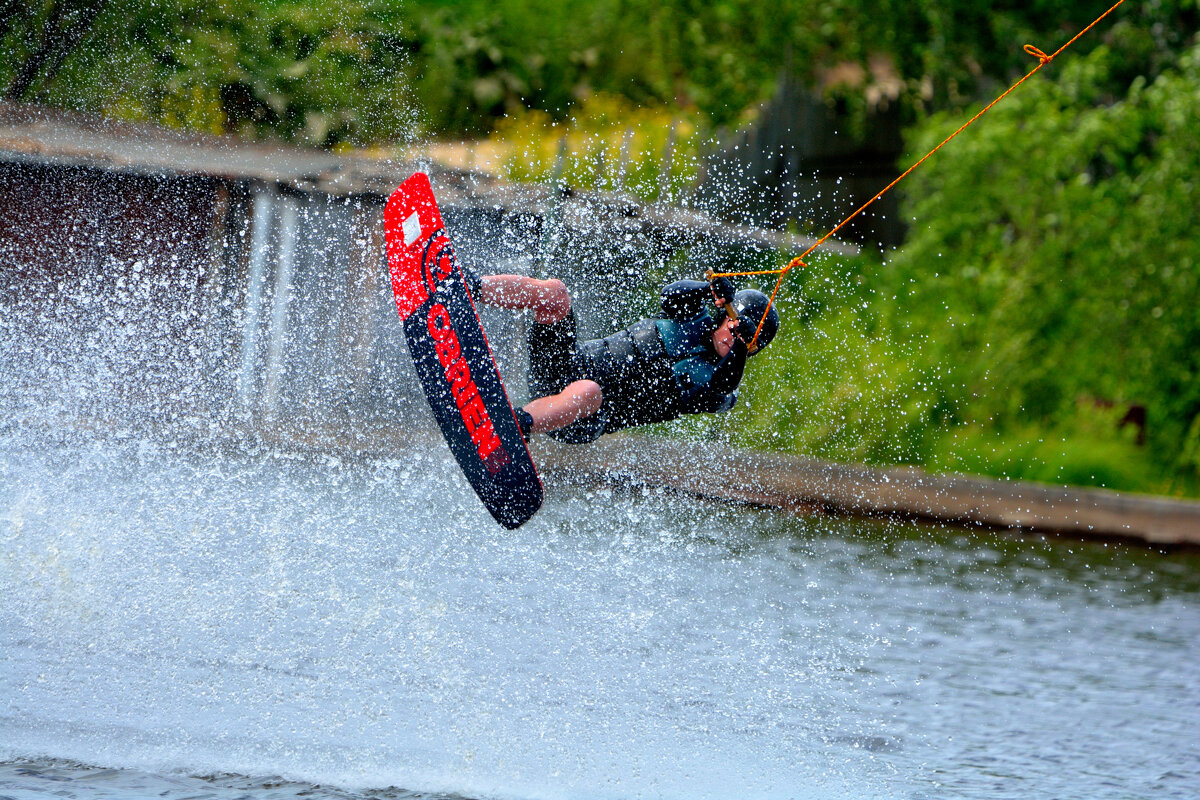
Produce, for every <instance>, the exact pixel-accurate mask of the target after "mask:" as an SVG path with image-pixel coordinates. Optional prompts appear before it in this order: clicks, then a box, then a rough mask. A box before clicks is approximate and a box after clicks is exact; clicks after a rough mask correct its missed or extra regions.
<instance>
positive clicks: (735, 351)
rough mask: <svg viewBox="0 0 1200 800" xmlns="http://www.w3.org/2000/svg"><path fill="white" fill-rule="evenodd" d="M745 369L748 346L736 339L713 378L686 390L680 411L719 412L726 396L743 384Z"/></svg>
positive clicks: (682, 397) (693, 412)
mask: <svg viewBox="0 0 1200 800" xmlns="http://www.w3.org/2000/svg"><path fill="white" fill-rule="evenodd" d="M745 368H746V345H745V343H744V342H742V341H741V340H740V339H734V341H733V345H732V346H731V347H730V348H729V353H728V354H727V355H726V356H725V357H724V358H722V359H721V360H720V362H718V364H717V368H716V370H715V371H714V372H713V374H712V377H711V378H709V379H708V380H707V381H705V382H704V383H702V384H699V385H695V386H691V387H689V388H687V389H685V390H684V392H683V394H682V396H681V397H680V405H679V409H680V411H682V412H683V413H685V414H695V413H698V412H702V411H717V410H718V409H719V408H720V407H721V406H722V405H723V404H724V403H725V398H726V396H728V395H729V394H731V393H732V392H733V391H734V390H735V389H737V387H738V384H739V383H741V382H742V372H743V370H745Z"/></svg>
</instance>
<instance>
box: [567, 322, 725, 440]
mask: <svg viewBox="0 0 1200 800" xmlns="http://www.w3.org/2000/svg"><path fill="white" fill-rule="evenodd" d="M715 329H716V325H715V324H714V323H713V321H712V319H711V318H710V317H709V316H708V314H706V313H701V314H699V315H697V316H696V317H693V318H692V319H688V320H684V321H679V320H674V319H644V320H641V321H639V322H635V323H634V324H632V325H630V326H629V327H628V328H626V329H625V330H623V331H617V332H616V333H614V334H612V335H610V336H606V337H604V338H603V339H591V340H588V341H585V342H582V343H581V344H580V345H579V358H580V360H581V362H582V363H581V364H580V367H581V371H582V372H583V373H584V374H585V375H586V376H587V377H588V378H591V379H592V380H594V381H596V383H598V384H600V389H601V392H602V393H603V395H604V407H603V409H602V412H601V413H602V416H603V418H604V423H605V424H604V432H605V433H611V432H613V431H617V430H620V429H622V428H627V427H630V426H632V425H648V424H650V423H654V422H666V421H668V420H672V419H675V418H676V417H678V416H679V415H680V414H682V413H684V412H685V411H686V410H688V409H684V408H683V407H682V404H681V398H682V397H683V396H684V394H685V393H686V392H687V391H688V390H689V389H691V388H692V387H693V386H701V385H704V384H706V383H707V382H708V381H709V379H710V378H712V375H713V372H714V371H715V370H716V366H717V363H718V361H719V359H718V357H717V355H716V352H715V351H713V349H712V333H713V331H714V330H715Z"/></svg>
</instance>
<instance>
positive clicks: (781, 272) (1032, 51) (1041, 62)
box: [708, 0, 1125, 351]
mask: <svg viewBox="0 0 1200 800" xmlns="http://www.w3.org/2000/svg"><path fill="white" fill-rule="evenodd" d="M1124 2H1125V0H1117V2H1116V4H1115V5H1113V7H1112V8H1110V9H1109V10H1108V11H1105V12H1104V13H1103V14H1101V15H1100V16H1098V17H1096V19H1094V20H1093V21H1092V24H1091V25H1088V26H1087V27H1086V28H1084V29H1083V30H1081V31H1080V32H1079V33H1077V34H1075V36H1074V37H1072V38H1071V40H1070V41H1069V42H1067V43H1066V44H1064V45H1063V46H1062V47H1060V48H1058V49H1057V50H1055V51H1054V52H1053V53H1051V54H1050V55H1046V54H1045V53H1043V52H1042V51H1041V50H1039V49H1038V48H1036V47H1034V46H1033V45H1031V44H1027V45H1025V48H1024V49H1025V52H1026V53H1029V55H1031V56H1033V57H1034V58H1036V59H1037V60H1038V64H1037V66H1036V67H1034V68H1033V69H1031V70H1029V72H1027V73H1025V77H1023V78H1021V79H1020V80H1019V81H1017V82H1016V83H1014V84H1013V85H1012V86H1010V87H1008V89H1006V90H1005V91H1004V93H1003V94H1001V95H1000V96H999V97H997V98H996V99H995V100H993V101H992V102H990V103H988V104H987V105H986V106H984V107H983V109H982V110H981V111H980V112H979V113H978V114H976V115H975V116H973V117H971V118H970V119H969V120H967V121H966V122H964V123H963V124H962V125H961V126H960V127H959V129H958V130H956V131H955V132H954V133H952V134H950V135H949V136H947V137H946V138H945V139H943V140H942V143H941V144H939V145H938V146H937V147H935V148H933V149H932V150H930V151H929V152H928V153H926V154H925V155H924V156H922V157H921V160H920V161H918V162H917V163H915V164H913V165H912V166H911V167H909V168H908V169H906V170H904V172H903V174H901V175H900V177H898V178H896V179H895V180H894V181H892V182H891V183H889V184H888V185H887V186H885V187H883V190H882V191H880V192H879V193H878V194H876V195H875V196H874V197H872V198H871V199H870V200H868V201H867V202H865V203H863V204H862V205H861V206H859V207H858V209H857V210H855V212H854V213H853V214H851V215H850V216H848V217H846V218H845V219H844V220H842V221H841V222H839V223H838V224H837V225H835V226H834V227H833V228H832V229H831V230H830V231H829V233H827V234H825V235H824V236H822V237H821V238H820V239H818V240H817V241H816V242H815V243H814V244H813V245H812V246H811V247H809V248H808V249H807V250H805V251H804V252H803V253H801V254H800V255H798V256H796V257H795V258H793V259H792V260H791V261H789V262H788V265H787V266H786V267H783V268H782V269H762V270H756V271H753V272H710V273H709V274H708V277H709V279H710V280H711V279H712V278H739V277H743V276H746V275H778V276H779V278H778V279H777V280H776V281H775V289H774V291H772V292H771V299H770V301H769V302H768V304H767V310H768V311H769V310H770V309H771V306H773V305H775V296H776V295H777V294H779V287H780V286H781V285H782V284H783V278H784V276H785V275H787V274H788V273H789V272H791V271H792V269H793V268H794V267H806V266H808V265H807V264H806V263H804V258H805V256H807V255H808V254H809V253H811V252H812V251H813V250H816V249H817V248H818V247H820V246H821V245H822V244H824V243H825V242H826V241H827V240H828V239H829V237H831V236H833V235H834V234H835V233H837V232H838V231H839V230H841V229H842V228H843V227H844V226H845V225H846V223H847V222H849V221H850V220H852V219H854V218H855V217H857V216H858V215H859V214H861V213H862V212H863V210H865V209H866V208H867V206H869V205H871V204H872V203H874V202H875V201H876V200H878V199H879V198H881V197H883V196H884V195H885V194H887V193H888V191H889V190H890V189H891V188H892V187H893V186H895V185H896V184H897V183H899V182H900V181H902V180H904V179H905V178H907V177H908V174H909V173H910V172H912V171H913V170H915V169H916V168H917V167H919V166H921V165H922V164H924V163H925V161H926V160H928V159H929V157H930V156H932V155H933V154H934V153H936V152H937V151H938V150H941V149H942V147H943V146H945V145H946V143H947V142H949V141H950V140H951V139H953V138H954V137H955V136H958V135H959V134H960V133H962V132H963V131H964V130H966V129H967V127H969V126H970V125H971V123H973V122H975V120H977V119H979V118H980V117H982V116H983V115H984V114H986V113H987V112H988V111H990V110H991V108H992V106H994V105H996V104H997V103H999V102H1000V101H1001V100H1003V99H1004V98H1005V97H1008V95H1009V94H1011V93H1012V92H1013V90H1014V89H1016V88H1017V87H1018V86H1020V85H1021V84H1022V83H1024V82H1025V81H1027V80H1029V79H1030V78H1032V77H1033V75H1034V73H1036V72H1037V71H1038V70H1040V69H1041V68H1042V67H1044V66H1046V65H1047V64H1049V63H1050V62H1051V61H1053V60H1054V59H1055V58H1057V57H1058V54H1059V53H1061V52H1062V51H1063V50H1066V49H1067V48H1068V47H1070V46H1071V45H1073V44H1075V42H1076V40H1078V39H1079V37H1081V36H1083V35H1084V34H1085V33H1087V32H1088V31H1090V30H1091V29H1092V28H1094V27H1096V25H1097V24H1098V23H1099V22H1100V20H1102V19H1104V18H1105V17H1107V16H1108V15H1109V14H1111V13H1112V12H1114V11H1116V10H1117V7H1118V6H1120V5H1121V4H1122V3H1124ZM766 319H767V315H766V312H764V313H763V316H762V319H760V320H759V321H758V327H757V328H755V330H754V338H753V339H751V340H750V350H751V351H753V350H754V346H755V344H757V343H758V334H759V333H760V332H761V331H762V326H763V322H765V321H766Z"/></svg>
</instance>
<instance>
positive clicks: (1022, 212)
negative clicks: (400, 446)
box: [741, 45, 1200, 492]
mask: <svg viewBox="0 0 1200 800" xmlns="http://www.w3.org/2000/svg"><path fill="white" fill-rule="evenodd" d="M1121 69H1122V64H1121V62H1120V60H1119V59H1117V58H1116V57H1115V55H1114V52H1113V51H1112V50H1111V49H1109V48H1106V47H1101V48H1098V49H1096V50H1095V51H1094V52H1093V53H1091V54H1090V55H1089V56H1088V57H1086V58H1079V59H1074V60H1072V61H1070V62H1068V63H1065V64H1064V65H1063V66H1062V69H1061V73H1060V75H1059V76H1058V78H1057V79H1055V80H1038V81H1032V82H1029V83H1027V84H1026V85H1025V86H1024V87H1022V91H1021V92H1020V93H1018V94H1014V95H1012V96H1011V97H1010V99H1009V100H1007V101H1006V103H1005V104H1003V105H1001V106H997V107H996V109H995V110H994V111H993V112H992V113H991V114H989V116H988V118H987V121H986V122H984V123H981V124H980V125H977V126H975V127H973V128H972V129H971V131H970V132H969V134H966V135H964V136H960V137H958V138H957V139H955V140H954V142H953V143H952V144H951V145H950V146H948V147H947V149H946V150H943V151H942V154H943V155H942V157H941V158H937V159H933V160H931V161H929V162H927V164H926V165H925V166H924V167H922V169H920V170H918V171H917V172H915V173H913V175H912V176H911V177H910V179H909V182H908V183H907V184H906V186H907V197H908V200H907V201H906V203H905V213H906V214H907V215H908V216H909V217H910V218H911V219H912V220H913V221H914V224H913V227H912V230H911V233H910V235H909V237H908V240H907V242H906V243H905V245H904V246H903V247H902V248H901V249H900V250H899V251H897V252H896V253H894V254H892V256H891V257H890V258H889V259H888V260H887V262H886V263H878V264H875V263H871V261H870V260H869V259H868V260H866V261H862V262H853V263H851V264H847V265H840V266H833V265H830V266H826V267H824V268H819V269H818V270H817V271H816V272H815V273H814V274H812V275H809V276H807V281H806V282H805V283H804V285H803V286H800V285H797V286H795V287H790V288H791V290H792V292H793V294H794V295H795V294H796V293H797V292H798V293H799V294H798V295H796V296H797V297H803V298H804V300H803V302H802V303H801V304H800V311H801V313H800V314H799V319H801V320H804V322H803V323H802V325H801V326H800V330H798V331H797V332H796V338H795V339H793V340H792V342H791V344H789V345H785V348H790V349H791V352H789V353H787V354H786V355H787V357H788V358H789V360H791V363H789V364H787V365H786V366H785V365H782V364H773V365H771V366H770V368H769V369H768V370H766V371H764V374H762V375H761V376H760V375H756V376H753V377H754V380H755V381H756V383H755V384H754V386H755V388H754V389H753V390H752V391H754V392H756V393H758V394H759V395H761V397H756V398H755V400H756V403H757V402H762V403H763V404H765V405H766V406H767V407H772V406H773V405H774V404H776V403H777V401H778V398H779V396H780V388H779V387H781V386H790V387H791V388H790V389H789V391H790V392H792V393H793V397H794V399H787V398H785V400H784V403H783V406H784V407H785V408H795V409H797V411H796V412H789V413H798V414H802V415H804V416H802V417H799V418H787V417H786V415H785V414H784V413H783V412H779V413H776V414H768V415H767V416H766V417H764V418H761V419H757V420H756V418H753V417H749V416H748V417H747V418H746V419H744V420H741V422H742V423H744V424H746V425H749V426H754V425H756V424H757V425H760V426H762V432H763V436H764V437H768V438H769V437H777V438H782V439H783V440H784V441H785V443H787V444H789V446H791V447H794V448H796V449H801V450H805V451H807V452H818V453H823V454H826V455H830V456H834V457H857V458H866V459H869V460H877V461H909V462H915V463H926V464H932V465H934V466H945V467H949V468H966V469H971V470H977V471H984V472H991V473H998V474H1006V475H1010V476H1012V477H1029V478H1040V479H1047V480H1069V481H1071V482H1078V483H1099V484H1105V483H1107V484H1109V485H1114V484H1115V485H1117V486H1120V487H1121V488H1135V489H1136V488H1141V489H1156V490H1172V491H1184V490H1187V491H1193V492H1194V491H1196V489H1197V488H1198V487H1200V314H1197V309H1198V308H1200V239H1198V238H1197V237H1196V236H1195V234H1194V227H1195V218H1196V208H1197V207H1198V204H1197V200H1198V198H1200V183H1197V178H1196V176H1197V175H1200V145H1198V144H1197V139H1196V136H1195V131H1196V130H1197V129H1200V90H1198V89H1197V87H1198V86H1200V45H1196V46H1193V47H1192V48H1190V49H1189V50H1186V51H1185V52H1184V53H1183V54H1182V55H1181V56H1180V57H1179V58H1178V60H1177V63H1176V64H1175V65H1173V66H1170V67H1167V68H1166V69H1164V71H1163V72H1162V73H1161V74H1160V75H1159V76H1158V77H1157V78H1155V79H1154V80H1153V81H1148V80H1146V79H1144V78H1140V77H1139V78H1136V79H1135V80H1134V81H1133V82H1132V84H1131V85H1130V87H1129V90H1128V92H1127V93H1125V94H1124V95H1123V96H1120V97H1117V98H1114V97H1112V96H1110V94H1109V88H1108V87H1110V86H1111V84H1112V81H1113V76H1114V73H1118V72H1120V71H1121ZM963 121H964V117H963V116H962V115H959V114H940V115H937V116H935V117H933V118H931V119H930V120H929V121H927V122H926V123H924V124H923V125H921V126H919V127H918V128H916V129H915V131H914V132H913V134H912V142H911V143H912V152H913V153H914V154H919V153H923V152H925V151H926V150H928V149H929V148H930V147H932V146H933V145H934V144H936V143H937V142H938V141H940V140H941V139H942V138H944V137H945V135H946V134H947V133H948V132H949V131H951V130H953V129H955V128H957V127H958V126H959V125H961V124H962V122H963ZM1031 156H1032V157H1031ZM793 302H794V303H800V301H799V300H798V299H797V300H794V301H793ZM789 316H790V315H789ZM785 394H786V393H785ZM839 398H841V400H840V401H839ZM839 402H840V403H841V404H840V405H839ZM1131 405H1137V406H1142V407H1144V408H1145V409H1146V412H1147V421H1146V431H1145V433H1146V443H1145V446H1144V447H1139V446H1138V445H1137V444H1136V441H1135V440H1136V433H1137V432H1136V431H1135V430H1133V429H1132V428H1130V427H1128V426H1127V427H1125V428H1124V429H1122V428H1121V427H1119V422H1120V419H1121V417H1122V416H1123V414H1124V413H1125V412H1126V410H1127V409H1128V408H1129V407H1130V406H1131Z"/></svg>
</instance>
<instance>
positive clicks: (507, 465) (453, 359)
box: [383, 172, 543, 529]
mask: <svg viewBox="0 0 1200 800" xmlns="http://www.w3.org/2000/svg"><path fill="white" fill-rule="evenodd" d="M383 220H384V222H383V224H384V238H385V240H386V242H387V260H388V271H389V272H390V274H391V279H392V291H393V293H394V294H395V297H396V308H397V310H398V311H399V312H400V319H401V322H402V323H403V326H404V335H405V338H406V339H407V340H408V347H409V352H410V353H411V354H412V358H413V364H414V365H415V366H416V370H417V376H418V377H419V378H420V380H421V388H422V389H424V391H425V397H426V399H427V400H428V401H429V406H430V408H431V409H432V410H433V416H434V419H436V420H437V424H438V427H439V428H440V429H441V431H442V436H443V437H445V439H446V444H447V445H449V446H450V450H451V452H452V453H454V457H455V459H457V461H458V464H459V466H460V467H461V468H462V471H463V474H464V475H465V476H466V478H467V480H468V482H470V484H471V487H472V488H473V489H474V490H475V493H476V494H478V495H479V499H480V500H482V501H483V504H484V505H485V506H487V509H488V511H489V512H491V514H492V516H493V517H495V519H496V521H497V522H499V523H500V524H501V525H503V526H504V527H506V528H510V529H511V528H516V527H518V526H520V525H522V524H524V523H525V522H526V521H527V520H528V519H529V518H530V517H532V516H533V515H534V514H535V513H537V510H538V509H539V508H540V507H541V505H542V499H543V489H542V482H541V479H540V478H539V477H538V474H537V468H536V467H535V466H534V464H533V459H532V457H530V455H529V448H528V447H527V446H526V444H525V439H524V437H523V436H522V435H521V430H520V428H519V427H518V425H517V420H516V415H515V414H514V412H513V407H512V403H511V402H510V401H509V399H508V393H507V392H506V391H505V389H504V383H503V381H502V380H501V379H500V371H499V370H498V369H497V367H496V360H495V359H494V358H493V357H492V351H491V348H490V347H489V346H488V343H487V337H486V336H485V335H484V332H483V326H482V325H481V324H480V322H479V316H478V315H477V314H476V313H475V305H474V302H473V299H472V297H471V293H470V291H469V290H468V289H467V285H466V282H465V281H464V279H463V271H462V267H461V265H460V264H459V263H458V259H457V258H456V257H455V255H454V247H453V245H452V244H451V243H450V237H449V236H448V235H447V233H446V229H445V225H444V224H443V222H442V215H441V212H440V211H439V210H438V207H437V201H436V200H435V199H434V196H433V188H432V186H431V185H430V183H429V177H428V176H427V175H425V173H423V172H418V173H415V174H414V175H413V176H412V177H410V178H409V179H408V180H406V181H405V182H404V183H402V184H401V185H400V187H399V188H398V189H396V191H395V192H393V193H392V196H391V197H390V198H389V199H388V202H387V206H386V207H385V208H384V214H383Z"/></svg>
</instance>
